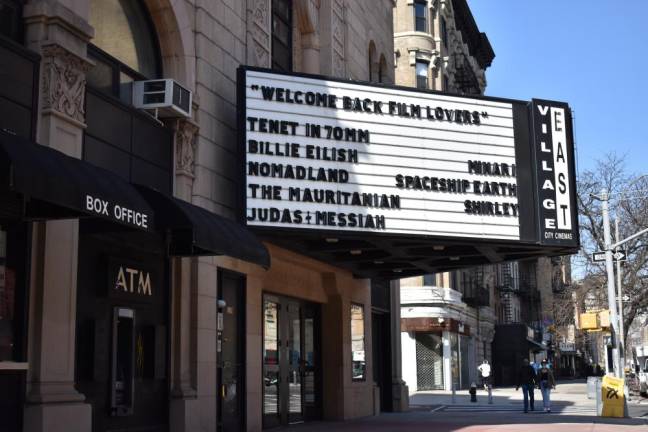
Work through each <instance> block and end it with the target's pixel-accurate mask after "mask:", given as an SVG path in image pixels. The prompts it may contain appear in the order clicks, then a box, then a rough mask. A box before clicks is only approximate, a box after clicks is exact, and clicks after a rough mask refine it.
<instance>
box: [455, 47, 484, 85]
mask: <svg viewBox="0 0 648 432" xmlns="http://www.w3.org/2000/svg"><path fill="white" fill-rule="evenodd" d="M452 57H453V61H454V65H455V71H456V72H455V79H454V82H455V88H456V90H457V92H458V93H459V94H465V95H478V94H481V88H480V87H479V80H478V79H477V75H475V71H474V70H473V68H472V66H471V64H470V62H469V61H468V57H467V56H466V55H465V54H459V53H455V54H453V55H452Z"/></svg>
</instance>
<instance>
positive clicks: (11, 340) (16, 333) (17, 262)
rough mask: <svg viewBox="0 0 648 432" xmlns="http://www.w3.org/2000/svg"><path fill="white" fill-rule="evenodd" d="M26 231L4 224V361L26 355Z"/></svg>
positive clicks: (0, 288)
mask: <svg viewBox="0 0 648 432" xmlns="http://www.w3.org/2000/svg"><path fill="white" fill-rule="evenodd" d="M23 234H24V230H23V229H21V228H20V227H19V226H15V227H14V226H10V225H3V224H0V361H21V360H22V359H23V355H22V354H23V343H22V342H23V340H22V337H23V335H22V329H23V325H22V320H23V316H24V313H23V312H24V311H23V308H24V298H23V297H24V289H23V288H22V287H21V286H20V281H21V280H22V273H23V272H22V271H21V270H22V268H21V266H22V264H24V260H23V259H21V258H22V257H23V255H22V253H23V252H24V247H25V245H24V244H22V242H26V239H25V238H23Z"/></svg>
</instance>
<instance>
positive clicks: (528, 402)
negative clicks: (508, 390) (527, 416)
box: [515, 358, 538, 413]
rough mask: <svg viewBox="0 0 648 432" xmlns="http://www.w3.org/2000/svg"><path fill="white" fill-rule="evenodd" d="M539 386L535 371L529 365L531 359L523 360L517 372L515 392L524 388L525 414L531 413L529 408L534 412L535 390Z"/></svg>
mask: <svg viewBox="0 0 648 432" xmlns="http://www.w3.org/2000/svg"><path fill="white" fill-rule="evenodd" d="M537 384H538V379H537V377H536V373H535V370H534V369H533V367H532V366H531V365H530V364H529V359H526V358H525V359H524V360H522V367H521V368H520V370H518V372H517V384H516V385H515V390H516V391H517V390H518V389H519V388H520V387H522V395H523V397H524V412H525V413H526V412H529V406H530V407H531V411H534V407H533V402H534V399H533V389H534V388H535V386H536V385H537Z"/></svg>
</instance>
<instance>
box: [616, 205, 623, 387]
mask: <svg viewBox="0 0 648 432" xmlns="http://www.w3.org/2000/svg"><path fill="white" fill-rule="evenodd" d="M614 239H615V241H616V242H617V243H618V242H619V241H620V240H621V238H620V237H619V217H618V216H617V217H616V218H615V219H614ZM618 251H619V247H618V246H617V247H616V248H615V252H618ZM616 276H617V287H618V288H617V289H618V290H619V298H618V304H619V344H618V346H619V350H620V351H619V363H620V365H621V371H620V375H619V376H620V377H621V378H625V341H624V340H623V335H624V332H623V285H622V284H621V280H622V278H621V260H619V259H618V260H617V262H616Z"/></svg>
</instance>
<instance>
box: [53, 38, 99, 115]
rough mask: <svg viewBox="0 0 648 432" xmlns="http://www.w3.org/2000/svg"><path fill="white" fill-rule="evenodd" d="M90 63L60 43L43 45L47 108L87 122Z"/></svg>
mask: <svg viewBox="0 0 648 432" xmlns="http://www.w3.org/2000/svg"><path fill="white" fill-rule="evenodd" d="M89 69H90V64H89V63H88V62H87V61H86V60H84V59H82V58H79V57H78V56H76V55H74V54H72V53H70V52H69V51H67V50H66V49H64V48H62V47H61V46H58V45H48V46H45V47H43V92H42V95H43V96H42V97H43V109H44V110H46V111H47V110H52V111H55V112H57V113H60V114H63V115H65V116H67V117H69V118H71V119H73V120H76V121H79V122H81V123H84V122H85V101H84V99H85V86H86V78H85V74H86V72H87V71H88V70H89Z"/></svg>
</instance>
